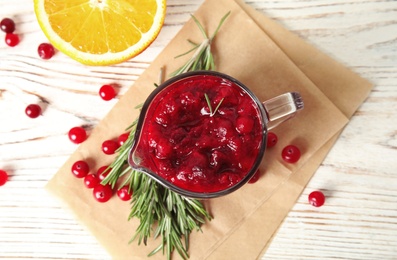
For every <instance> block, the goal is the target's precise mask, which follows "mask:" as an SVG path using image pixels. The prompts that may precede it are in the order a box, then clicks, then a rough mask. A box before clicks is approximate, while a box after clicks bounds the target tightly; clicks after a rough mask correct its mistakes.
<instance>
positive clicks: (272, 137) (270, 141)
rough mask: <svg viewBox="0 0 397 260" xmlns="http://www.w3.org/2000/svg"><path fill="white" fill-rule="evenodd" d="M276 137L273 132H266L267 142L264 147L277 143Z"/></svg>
mask: <svg viewBox="0 0 397 260" xmlns="http://www.w3.org/2000/svg"><path fill="white" fill-rule="evenodd" d="M277 141H278V137H277V135H276V134H275V133H273V132H268V133H267V144H266V147H268V148H270V147H273V146H275V145H276V144H277Z"/></svg>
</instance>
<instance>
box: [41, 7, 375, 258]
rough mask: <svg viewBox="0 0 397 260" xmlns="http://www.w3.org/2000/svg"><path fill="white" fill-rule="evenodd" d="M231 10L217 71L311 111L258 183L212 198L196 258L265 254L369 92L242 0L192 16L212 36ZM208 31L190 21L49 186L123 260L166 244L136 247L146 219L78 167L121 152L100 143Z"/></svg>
mask: <svg viewBox="0 0 397 260" xmlns="http://www.w3.org/2000/svg"><path fill="white" fill-rule="evenodd" d="M228 11H231V15H230V16H229V18H228V19H227V20H226V22H225V23H224V25H223V27H222V29H221V31H220V32H219V33H218V35H217V37H216V39H215V41H214V43H213V48H214V49H213V51H214V53H215V59H216V64H217V70H218V71H221V72H224V73H227V74H229V75H231V76H233V77H235V78H237V79H238V80H240V81H241V82H243V83H244V84H246V85H247V86H248V87H249V88H250V89H251V90H252V91H253V92H254V93H255V94H256V95H257V96H258V97H259V98H260V99H262V100H266V99H269V98H272V97H274V96H277V95H279V94H282V93H284V92H287V91H299V92H300V93H301V94H302V96H303V99H304V102H305V109H304V110H303V111H302V112H301V113H299V114H298V115H297V116H296V117H295V118H293V119H291V120H289V121H288V122H286V123H284V124H283V125H280V126H279V127H277V129H275V132H276V133H277V135H278V136H279V143H278V144H277V146H275V147H274V148H272V149H269V150H268V151H267V152H266V155H265V158H264V160H263V162H262V165H261V171H262V173H263V174H262V176H261V178H260V180H259V181H258V182H257V183H255V184H254V185H246V186H244V187H243V188H242V189H240V190H238V191H236V192H234V193H232V194H230V195H228V196H225V197H222V198H218V199H212V200H209V201H206V202H205V204H206V206H207V207H208V210H209V211H210V212H211V214H212V215H213V216H214V217H215V218H214V220H212V221H211V222H209V223H208V224H206V225H204V226H203V232H202V233H201V232H197V233H193V234H192V236H191V243H190V255H191V258H192V259H207V258H208V259H243V258H244V259H254V258H257V257H259V256H260V255H261V254H262V252H263V250H264V249H265V247H266V245H267V243H268V242H269V241H270V239H271V237H272V235H273V234H274V232H275V231H276V230H277V228H278V226H279V225H280V223H281V222H282V220H283V219H284V217H285V216H286V214H287V213H288V211H289V210H290V209H291V207H292V206H293V205H294V203H295V201H296V199H297V197H298V196H299V194H300V193H301V192H302V190H303V188H304V187H305V185H306V183H307V182H308V181H309V179H310V177H311V176H312V175H313V173H314V172H315V170H316V169H317V167H318V165H319V164H320V163H321V161H322V160H323V158H324V157H325V156H326V154H327V152H328V151H329V149H330V148H331V147H332V144H333V143H334V142H335V140H336V139H337V136H338V134H339V133H340V131H341V130H342V129H343V127H344V126H345V125H346V123H347V122H348V118H349V117H351V116H352V114H353V113H354V111H355V110H356V109H357V107H358V106H359V105H360V104H361V103H362V102H363V101H364V99H365V97H366V96H367V95H368V93H369V91H370V88H371V84H369V83H368V82H367V81H365V80H364V79H362V78H360V77H359V76H357V75H356V74H354V73H352V72H350V71H349V70H348V69H346V68H344V67H343V66H342V65H340V64H338V63H337V62H335V61H334V60H332V59H330V58H329V57H327V56H326V55H324V54H322V53H321V52H320V51H318V50H316V49H315V48H313V47H312V46H311V45H309V44H306V43H305V42H303V41H302V40H301V39H299V38H297V37H296V36H294V35H293V34H291V33H290V32H288V31H287V30H286V29H284V28H283V27H281V26H280V25H278V24H276V23H274V22H273V21H271V20H270V19H268V18H266V17H265V16H264V15H263V14H260V13H258V12H256V11H254V10H253V9H251V8H250V7H249V6H247V5H245V4H244V3H243V2H241V1H237V0H236V1H234V0H207V1H206V2H204V3H203V5H202V6H201V7H200V8H199V9H198V10H197V12H196V13H195V14H194V15H195V16H196V17H197V18H198V19H199V20H200V21H201V22H202V24H203V26H204V28H206V29H207V31H208V32H209V34H211V33H212V32H213V31H214V30H215V28H216V26H217V24H218V22H219V20H220V18H221V17H222V16H223V15H224V14H226V13H227V12H228ZM201 37H202V36H201V33H200V31H199V30H198V28H197V27H196V25H195V24H194V22H193V21H192V20H190V21H188V22H187V23H186V25H185V26H184V27H183V28H182V29H181V31H180V32H179V33H178V34H177V35H176V36H175V38H174V39H173V40H172V41H171V42H170V43H169V45H168V46H167V47H166V48H165V49H164V51H163V52H162V53H161V54H160V55H159V56H158V57H157V58H156V59H155V61H154V62H153V63H152V64H151V66H150V67H149V68H148V69H147V70H146V71H145V72H144V73H143V74H142V75H141V77H140V78H139V79H138V80H137V81H136V82H135V84H134V86H132V87H131V88H130V89H129V90H128V91H127V93H126V94H125V95H124V96H123V97H122V98H121V99H120V101H119V102H118V103H117V104H116V105H115V107H114V108H113V109H112V110H111V111H110V112H109V114H108V115H107V116H106V117H105V118H104V119H103V120H102V121H101V122H100V123H99V125H98V126H97V127H96V128H95V129H94V130H93V131H92V133H91V134H90V136H89V138H88V139H87V140H86V141H85V142H84V143H83V144H81V145H80V146H79V147H78V149H77V150H76V152H75V153H73V154H72V155H71V156H70V158H69V159H68V160H67V161H66V163H65V164H64V165H63V166H62V168H61V169H60V170H59V171H58V172H57V173H56V175H55V176H54V177H53V178H52V179H51V180H50V182H49V183H48V185H47V188H48V190H49V191H50V192H51V193H53V194H54V195H56V196H57V197H59V198H60V199H61V201H62V202H63V203H65V205H66V206H67V208H69V209H70V210H71V211H72V212H73V213H74V214H75V216H76V217H77V218H78V219H79V220H80V221H81V222H82V223H83V225H85V226H86V227H87V228H88V229H89V230H90V231H91V232H92V234H93V235H94V236H95V237H96V238H97V239H98V241H99V242H100V243H101V244H102V245H103V246H104V247H105V248H106V249H107V250H108V251H109V253H110V254H111V255H112V257H113V258H115V259H126V258H129V259H146V258H147V254H148V253H149V252H150V251H151V250H152V249H153V248H155V247H156V246H157V245H158V243H159V241H149V242H148V246H146V247H145V246H143V245H141V246H138V245H137V244H136V242H133V243H132V244H128V241H129V240H130V238H131V236H132V235H133V233H134V232H135V228H136V226H137V224H138V223H137V220H131V221H127V217H128V214H129V209H130V205H129V204H128V203H125V202H121V201H120V200H118V198H116V197H114V198H112V199H111V200H110V201H109V202H107V203H104V204H100V203H97V202H96V201H95V200H94V199H93V197H92V191H91V190H88V189H85V188H84V186H83V183H82V180H80V179H76V178H75V177H73V176H72V174H71V173H70V168H71V165H72V164H73V163H74V162H75V161H77V160H82V159H83V160H87V161H88V162H89V164H90V167H91V169H98V168H99V167H100V166H102V165H106V164H109V163H110V162H111V161H112V159H113V157H112V156H106V155H104V154H102V153H101V152H100V146H101V144H102V142H103V141H104V140H106V139H109V138H115V137H117V136H118V135H119V134H120V133H122V132H124V129H125V128H126V127H127V126H128V125H129V124H130V123H131V122H132V120H134V119H135V118H136V117H137V116H138V111H137V110H135V109H134V107H135V106H136V105H138V104H140V103H142V102H143V101H144V100H145V98H146V97H147V96H148V95H149V93H150V92H151V91H152V90H153V83H156V82H157V80H158V75H159V71H160V68H161V67H163V66H165V68H166V71H167V73H169V72H172V71H174V70H175V69H176V68H177V67H179V66H180V65H181V64H183V63H184V62H185V61H186V58H188V57H186V58H180V59H174V58H173V57H175V56H177V55H178V54H180V53H181V52H184V51H186V50H188V49H189V48H190V47H191V46H190V44H189V43H188V42H187V39H190V40H193V41H195V42H200V41H201V40H202V38H201ZM291 143H292V144H296V145H297V146H299V147H300V148H301V151H302V158H301V159H300V160H299V162H298V163H296V164H293V165H288V164H285V163H284V162H282V160H281V158H280V154H281V149H282V148H283V147H284V146H285V145H287V144H291ZM163 257H164V256H162V255H161V254H157V255H155V256H154V257H151V258H154V259H162V258H163ZM175 258H178V256H177V255H176V254H175Z"/></svg>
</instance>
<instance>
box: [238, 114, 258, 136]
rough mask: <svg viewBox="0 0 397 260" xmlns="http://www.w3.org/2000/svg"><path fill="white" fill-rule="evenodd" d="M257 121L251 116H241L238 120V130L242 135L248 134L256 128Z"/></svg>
mask: <svg viewBox="0 0 397 260" xmlns="http://www.w3.org/2000/svg"><path fill="white" fill-rule="evenodd" d="M254 124H255V121H254V119H252V117H249V116H240V117H238V118H237V119H236V130H237V132H239V133H240V134H248V133H250V132H251V131H252V129H253V128H254Z"/></svg>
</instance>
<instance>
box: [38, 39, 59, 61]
mask: <svg viewBox="0 0 397 260" xmlns="http://www.w3.org/2000/svg"><path fill="white" fill-rule="evenodd" d="M37 52H38V54H39V56H40V58H42V59H43V60H48V59H51V58H52V56H54V54H55V49H54V46H52V45H51V44H50V43H42V44H40V45H39V47H38V48H37Z"/></svg>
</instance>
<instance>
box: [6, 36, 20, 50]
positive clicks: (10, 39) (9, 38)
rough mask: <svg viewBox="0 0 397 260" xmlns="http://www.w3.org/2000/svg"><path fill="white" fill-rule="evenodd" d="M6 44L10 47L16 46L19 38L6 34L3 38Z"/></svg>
mask: <svg viewBox="0 0 397 260" xmlns="http://www.w3.org/2000/svg"><path fill="white" fill-rule="evenodd" d="M5 41H6V44H7V45H8V46H10V47H14V46H17V45H18V43H19V36H18V35H17V34H13V33H7V34H6V38H5Z"/></svg>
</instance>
